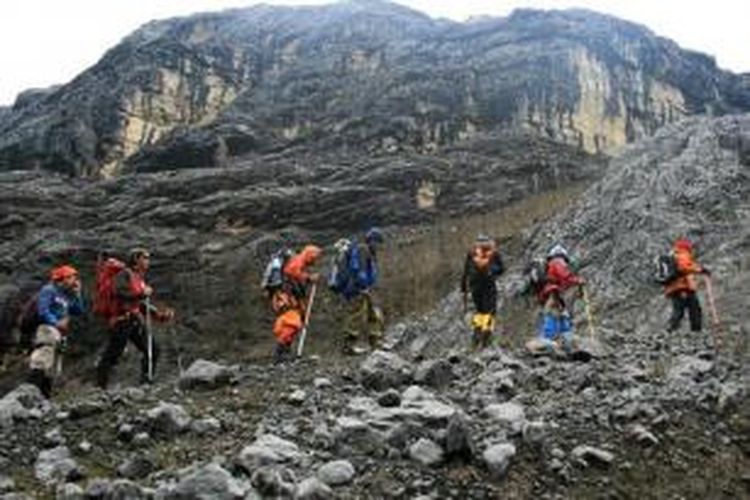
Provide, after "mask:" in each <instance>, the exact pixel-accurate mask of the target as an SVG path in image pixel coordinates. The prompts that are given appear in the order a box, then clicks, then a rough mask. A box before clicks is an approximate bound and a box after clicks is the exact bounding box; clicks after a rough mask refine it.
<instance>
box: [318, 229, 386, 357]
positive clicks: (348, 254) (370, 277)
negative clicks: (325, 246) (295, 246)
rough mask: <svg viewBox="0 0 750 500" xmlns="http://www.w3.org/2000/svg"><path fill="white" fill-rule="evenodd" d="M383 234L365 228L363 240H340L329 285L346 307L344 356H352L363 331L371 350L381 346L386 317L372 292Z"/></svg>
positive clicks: (377, 230) (378, 230)
mask: <svg viewBox="0 0 750 500" xmlns="http://www.w3.org/2000/svg"><path fill="white" fill-rule="evenodd" d="M382 243H383V233H382V231H381V230H380V229H378V228H377V227H372V228H370V229H368V230H367V231H366V232H365V234H364V241H362V242H358V241H356V240H355V241H350V240H348V239H341V240H339V241H338V242H337V243H336V245H335V247H336V250H337V257H336V259H335V261H334V265H333V268H332V270H331V274H330V275H329V280H328V286H329V288H330V289H331V290H332V291H334V292H335V293H337V294H339V295H340V296H342V297H343V298H344V299H345V300H346V302H347V305H348V307H349V313H348V315H347V318H346V320H345V322H344V348H343V351H344V353H345V354H355V353H356V352H357V351H356V348H355V345H356V343H357V340H358V339H359V338H360V336H361V334H362V333H363V332H365V333H366V335H367V341H368V343H369V345H370V348H371V349H373V350H374V349H378V348H380V347H381V344H382V341H383V330H384V327H385V317H384V315H383V310H382V309H381V308H380V306H378V301H377V297H376V294H375V291H374V287H375V284H376V283H377V281H378V254H377V250H378V246H379V245H380V244H382Z"/></svg>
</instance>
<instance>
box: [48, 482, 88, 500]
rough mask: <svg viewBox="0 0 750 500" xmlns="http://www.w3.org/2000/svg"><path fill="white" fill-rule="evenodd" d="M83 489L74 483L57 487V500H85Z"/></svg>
mask: <svg viewBox="0 0 750 500" xmlns="http://www.w3.org/2000/svg"><path fill="white" fill-rule="evenodd" d="M84 498H85V497H84V495H83V488H81V487H80V486H78V485H77V484H74V483H65V484H59V485H57V488H56V489H55V500H84Z"/></svg>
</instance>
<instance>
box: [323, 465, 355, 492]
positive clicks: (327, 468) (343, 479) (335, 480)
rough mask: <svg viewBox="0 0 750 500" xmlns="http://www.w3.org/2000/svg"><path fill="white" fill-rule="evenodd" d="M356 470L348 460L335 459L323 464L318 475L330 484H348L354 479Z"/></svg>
mask: <svg viewBox="0 0 750 500" xmlns="http://www.w3.org/2000/svg"><path fill="white" fill-rule="evenodd" d="M355 474H356V471H355V470H354V466H353V465H352V464H351V462H349V461H348V460H334V461H332V462H328V463H326V464H324V465H322V466H321V467H320V468H319V469H318V472H317V477H318V479H320V480H321V481H323V482H324V483H325V484H327V485H329V486H338V485H341V484H347V483H349V482H351V480H352V479H354V475H355Z"/></svg>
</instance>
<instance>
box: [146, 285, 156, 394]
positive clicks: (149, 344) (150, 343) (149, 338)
mask: <svg viewBox="0 0 750 500" xmlns="http://www.w3.org/2000/svg"><path fill="white" fill-rule="evenodd" d="M145 304H146V357H147V360H148V373H147V377H148V382H149V383H152V382H153V381H154V336H153V335H152V333H151V298H150V297H146V300H145Z"/></svg>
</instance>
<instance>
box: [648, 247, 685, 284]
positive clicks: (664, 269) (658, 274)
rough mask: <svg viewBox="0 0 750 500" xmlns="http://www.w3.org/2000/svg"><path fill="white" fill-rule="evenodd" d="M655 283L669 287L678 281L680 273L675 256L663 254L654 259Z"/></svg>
mask: <svg viewBox="0 0 750 500" xmlns="http://www.w3.org/2000/svg"><path fill="white" fill-rule="evenodd" d="M653 267H654V281H656V282H657V283H659V284H661V285H667V284H669V283H671V282H672V281H674V280H676V279H677V278H678V277H679V276H680V273H679V271H678V269H677V261H675V258H674V255H673V254H671V253H669V254H662V255H657V256H656V258H654V265H653Z"/></svg>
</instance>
